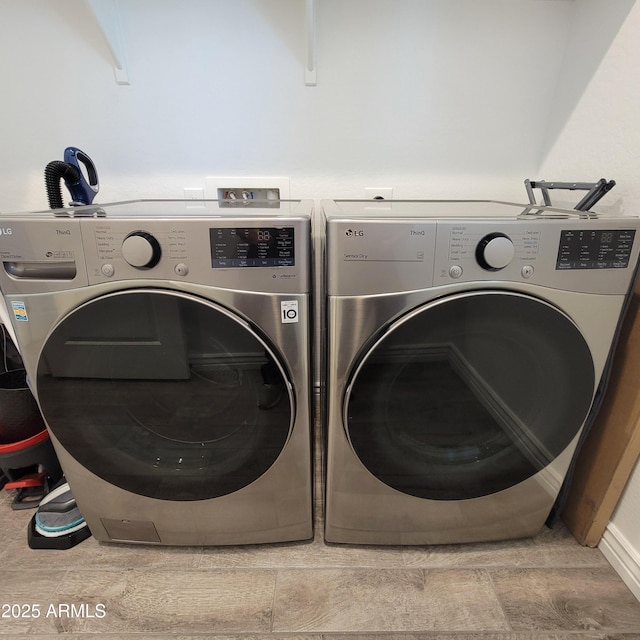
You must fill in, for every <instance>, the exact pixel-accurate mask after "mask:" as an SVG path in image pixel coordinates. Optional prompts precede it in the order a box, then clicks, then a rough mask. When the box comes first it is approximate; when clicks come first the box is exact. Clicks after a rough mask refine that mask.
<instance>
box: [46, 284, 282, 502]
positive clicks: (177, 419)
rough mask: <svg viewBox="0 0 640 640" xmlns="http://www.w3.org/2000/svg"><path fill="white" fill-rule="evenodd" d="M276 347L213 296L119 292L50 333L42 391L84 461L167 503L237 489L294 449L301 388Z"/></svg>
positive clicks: (58, 430) (56, 429)
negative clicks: (290, 444)
mask: <svg viewBox="0 0 640 640" xmlns="http://www.w3.org/2000/svg"><path fill="white" fill-rule="evenodd" d="M285 378H286V376H285V373H284V368H283V366H282V364H281V363H280V362H279V361H278V358H277V357H276V355H275V353H274V351H273V349H271V348H270V346H269V345H268V344H267V342H266V341H265V340H264V339H263V338H261V337H260V336H259V335H258V334H257V333H256V332H255V331H254V330H253V329H252V328H251V327H250V326H249V325H248V324H247V323H245V322H244V321H242V320H241V319H240V318H238V317H236V316H234V315H233V314H231V313H230V312H228V311H227V310H225V309H223V308H222V307H219V306H217V305H215V304H213V303H211V302H208V301H205V300H202V299H200V298H197V297H195V296H190V295H187V294H180V293H172V292H168V291H162V290H131V291H124V292H118V293H115V294H111V295H107V296H104V297H101V298H98V299H95V300H93V301H91V302H88V303H86V304H84V305H83V306H81V307H79V308H77V309H76V310H74V311H73V312H72V313H71V314H69V315H68V316H67V317H66V318H65V319H63V320H62V321H61V322H60V323H59V324H58V325H57V326H56V327H55V329H54V330H53V331H52V333H51V335H50V336H49V337H48V339H47V341H46V343H45V345H44V348H43V351H42V353H41V356H40V360H39V363H38V372H37V381H36V384H37V394H38V398H39V401H40V406H41V409H42V413H43V415H44V417H45V419H46V421H47V424H48V425H49V428H50V429H51V431H52V432H53V434H54V435H55V437H56V438H57V439H58V440H59V441H60V443H61V444H62V446H63V447H64V448H65V449H66V450H67V451H68V452H69V454H70V455H71V456H73V457H74V458H75V459H76V460H77V461H78V462H79V463H80V464H81V465H83V466H84V467H86V468H87V469H88V470H89V471H91V472H93V473H94V474H96V475H97V476H99V477H100V478H103V479H104V480H106V481H107V482H110V483H112V484H114V485H116V486H118V487H121V488H122V489H125V490H127V491H130V492H133V493H136V494H140V495H144V496H149V497H152V498H159V499H163V500H203V499H207V498H215V497H217V496H222V495H226V494H229V493H232V492H234V491H237V490H238V489H241V488H242V487H245V486H247V485H248V484H250V483H251V482H253V481H254V480H256V479H257V478H259V477H260V476H261V475H262V474H263V473H265V471H267V469H269V467H271V465H273V463H274V462H275V460H276V458H277V457H278V456H279V455H280V452H281V451H282V449H283V448H284V446H285V444H286V442H287V439H288V437H289V433H290V430H291V425H292V421H293V415H294V399H293V396H292V393H291V385H289V384H287V383H286V381H285Z"/></svg>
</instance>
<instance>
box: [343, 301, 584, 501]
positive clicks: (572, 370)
mask: <svg viewBox="0 0 640 640" xmlns="http://www.w3.org/2000/svg"><path fill="white" fill-rule="evenodd" d="M594 380H595V376H594V367H593V361H592V358H591V355H590V352H589V348H588V346H587V344H586V342H585V340H584V338H583V337H582V335H581V333H580V331H579V330H578V328H577V327H576V325H575V324H574V323H573V322H572V321H571V320H570V319H569V318H568V316H566V315H564V314H563V313H562V312H560V311H559V310H558V309H556V308H555V307H553V306H551V305H549V304H547V303H545V302H542V301H540V300H537V299H535V298H531V297H528V296H525V295H520V294H517V293H504V292H487V291H484V292H479V293H470V294H461V295H457V296H452V297H449V298H445V299H442V300H439V301H435V302H433V303H431V304H427V305H425V306H423V307H421V308H419V309H417V310H414V311H413V312H411V313H409V314H408V315H407V316H405V317H403V318H401V319H400V320H398V321H397V322H396V323H395V324H393V325H391V326H390V327H389V329H388V330H387V331H386V332H385V333H384V335H383V336H382V338H379V339H378V340H377V342H376V343H375V344H374V345H373V346H372V347H371V348H369V350H368V351H367V352H366V354H365V355H364V357H363V358H362V359H361V360H360V362H359V365H358V366H357V368H356V369H355V372H354V374H353V376H352V379H351V382H350V384H349V386H348V389H347V395H346V399H345V411H346V415H345V425H346V430H347V435H348V437H349V439H350V442H351V445H352V447H353V449H354V451H355V452H356V454H357V455H358V457H359V459H360V460H361V462H362V463H363V464H364V465H365V466H366V467H367V469H368V470H369V471H370V472H371V473H372V474H374V475H375V476H376V477H377V478H378V479H380V480H381V481H382V482H384V483H385V484H387V485H389V486H390V487H393V488H394V489H397V490H398V491H401V492H403V493H406V494H409V495H413V496H418V497H421V498H428V499H432V500H462V499H467V498H476V497H480V496H484V495H489V494H492V493H495V492H497V491H501V490H503V489H507V488H508V487H511V486H513V485H515V484H518V483H519V482H522V481H523V480H525V479H527V478H529V477H530V476H532V475H534V474H536V473H537V472H538V471H540V470H541V469H543V468H545V467H546V466H548V465H549V464H550V463H551V462H552V461H553V460H554V459H555V458H556V457H557V456H558V455H559V454H560V453H561V452H562V451H563V450H564V449H565V448H566V447H567V445H569V443H570V442H571V441H572V440H573V438H574V437H575V436H576V435H577V433H578V432H579V431H580V429H581V427H582V424H583V422H584V420H585V418H586V416H587V413H588V411H589V409H590V406H591V402H592V399H593V394H594Z"/></svg>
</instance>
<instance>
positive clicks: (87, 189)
mask: <svg viewBox="0 0 640 640" xmlns="http://www.w3.org/2000/svg"><path fill="white" fill-rule="evenodd" d="M44 178H45V184H46V188H47V197H48V198H49V206H50V207H51V208H52V209H61V208H63V207H64V202H63V199H62V192H61V189H60V179H64V184H65V186H66V187H67V189H68V190H69V193H70V194H71V202H70V203H69V204H70V205H71V206H72V207H74V206H78V205H83V204H91V203H92V202H93V199H94V198H95V196H96V194H97V193H98V191H99V189H100V185H99V183H98V172H97V171H96V167H95V165H94V164H93V161H92V160H91V158H90V157H89V156H88V155H87V154H86V153H84V151H81V150H80V149H78V148H77V147H67V148H66V149H65V150H64V161H61V160H54V161H53V162H50V163H49V164H48V165H47V166H46V167H45V170H44Z"/></svg>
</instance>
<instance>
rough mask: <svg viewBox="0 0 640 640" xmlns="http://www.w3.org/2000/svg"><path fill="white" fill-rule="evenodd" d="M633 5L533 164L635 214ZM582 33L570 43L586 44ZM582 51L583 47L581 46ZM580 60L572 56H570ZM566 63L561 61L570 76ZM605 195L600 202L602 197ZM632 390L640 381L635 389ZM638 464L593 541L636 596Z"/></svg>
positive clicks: (590, 8) (638, 166) (639, 191)
mask: <svg viewBox="0 0 640 640" xmlns="http://www.w3.org/2000/svg"><path fill="white" fill-rule="evenodd" d="M576 4H580V5H582V6H581V10H580V11H579V12H578V13H579V15H581V19H582V20H584V21H590V20H591V19H598V20H605V19H606V16H605V14H603V13H601V12H600V11H599V10H598V8H597V7H596V4H597V3H595V2H586V3H576ZM638 33H640V5H637V4H636V5H635V6H634V7H633V8H632V10H631V11H630V13H629V14H628V16H627V18H626V20H625V22H624V23H623V24H622V26H621V28H620V29H619V31H618V34H617V36H616V38H615V39H614V41H613V43H612V45H611V46H610V48H609V49H608V51H607V52H606V54H605V56H604V57H603V58H602V60H601V61H600V63H599V64H598V66H597V68H596V70H595V72H594V73H593V75H592V77H591V79H590V81H589V83H588V84H587V86H586V88H585V90H584V92H583V94H582V95H581V98H580V100H579V101H578V102H577V104H576V105H575V107H574V108H573V110H572V112H571V114H570V117H569V118H567V120H566V122H564V123H563V125H562V126H561V127H558V130H557V132H556V134H555V135H554V141H553V143H552V144H551V145H550V148H549V152H548V154H547V156H546V158H545V160H544V161H543V162H542V164H541V168H540V175H541V176H545V177H546V178H547V179H555V180H573V179H576V178H577V177H582V178H585V177H589V178H594V177H596V176H606V177H607V178H610V179H615V180H616V181H617V183H618V185H617V186H616V187H615V189H614V190H613V191H611V193H610V194H609V195H608V196H607V197H606V198H605V200H603V201H602V202H603V207H607V208H610V209H611V210H613V211H617V212H621V213H627V214H635V215H640V180H638V175H640V120H639V119H638V113H640V83H638V81H637V80H632V79H633V78H636V79H637V78H639V77H640V40H639V39H638V37H637V34H638ZM588 49H589V43H588V39H585V40H584V41H583V42H582V43H580V44H576V46H574V48H573V51H574V52H576V53H577V52H580V51H582V52H586V50H588ZM586 55H588V54H586ZM574 64H576V65H577V66H578V70H579V66H580V62H579V56H576V61H575V63H574ZM568 69H569V67H566V68H565V75H566V76H567V77H566V82H567V83H568V82H570V81H571V78H570V77H568V76H569V75H570V74H568V73H567V71H568ZM605 203H607V204H605ZM638 392H639V393H640V389H639V391H638ZM639 514H640V466H638V465H636V468H635V470H634V471H633V473H632V475H631V478H630V480H629V482H628V484H627V487H626V489H625V491H624V493H623V495H622V498H621V500H620V502H619V504H618V507H617V509H616V511H615V512H614V514H613V516H612V519H611V522H610V523H609V526H608V527H607V530H606V531H605V534H604V536H603V539H602V541H601V543H600V548H601V550H602V551H603V552H604V553H605V555H606V556H607V558H608V559H609V561H610V562H611V563H612V565H613V566H614V567H615V568H616V569H617V571H618V572H619V573H620V575H621V576H622V577H623V579H624V580H625V581H626V582H627V584H628V585H629V586H630V587H631V589H632V590H633V591H634V593H635V594H636V597H638V598H640V516H639Z"/></svg>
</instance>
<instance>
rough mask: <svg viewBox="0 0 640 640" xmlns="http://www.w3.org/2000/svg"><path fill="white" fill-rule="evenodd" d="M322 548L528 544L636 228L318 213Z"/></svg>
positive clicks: (571, 216) (410, 207) (452, 211)
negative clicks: (321, 225)
mask: <svg viewBox="0 0 640 640" xmlns="http://www.w3.org/2000/svg"><path fill="white" fill-rule="evenodd" d="M322 207H323V211H324V217H325V218H326V287H327V333H328V335H327V393H326V415H327V456H326V458H327V462H326V530H325V536H326V540H327V541H329V542H342V543H366V544H439V543H457V542H474V541H487V540H496V539H506V538H515V537H524V536H529V535H533V534H535V533H536V532H537V531H538V530H539V529H540V528H541V527H542V526H543V525H544V523H545V521H546V519H547V517H548V515H549V513H550V510H551V508H552V506H553V504H554V501H555V500H556V497H557V495H558V492H559V490H560V487H561V485H562V482H563V479H564V477H565V475H566V472H567V469H568V467H569V465H570V462H571V459H572V455H573V454H574V451H575V448H576V444H577V442H578V439H579V436H580V434H581V430H582V429H583V426H584V425H585V421H586V419H587V417H588V416H589V413H590V411H591V408H592V406H593V403H594V398H595V397H596V393H597V391H598V388H599V385H600V383H601V380H602V376H603V371H604V370H605V364H606V362H607V359H608V357H609V353H610V350H611V347H612V341H613V340H614V336H615V334H616V330H617V327H618V325H619V322H620V319H621V315H622V311H623V309H624V306H625V301H626V300H627V296H628V294H629V291H630V287H631V284H632V280H633V277H634V272H635V269H636V263H637V261H638V250H639V245H640V234H639V233H638V227H639V226H640V221H639V219H638V218H631V217H629V218H627V217H609V218H604V217H599V216H595V215H592V214H583V213H578V212H575V211H574V212H567V211H559V210H552V209H543V208H537V207H534V208H531V207H528V206H526V205H522V206H520V205H511V204H508V203H499V202H434V201H430V202H401V201H397V202H393V201H391V202H381V203H375V202H371V201H368V202H350V201H324V202H323V203H322Z"/></svg>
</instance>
